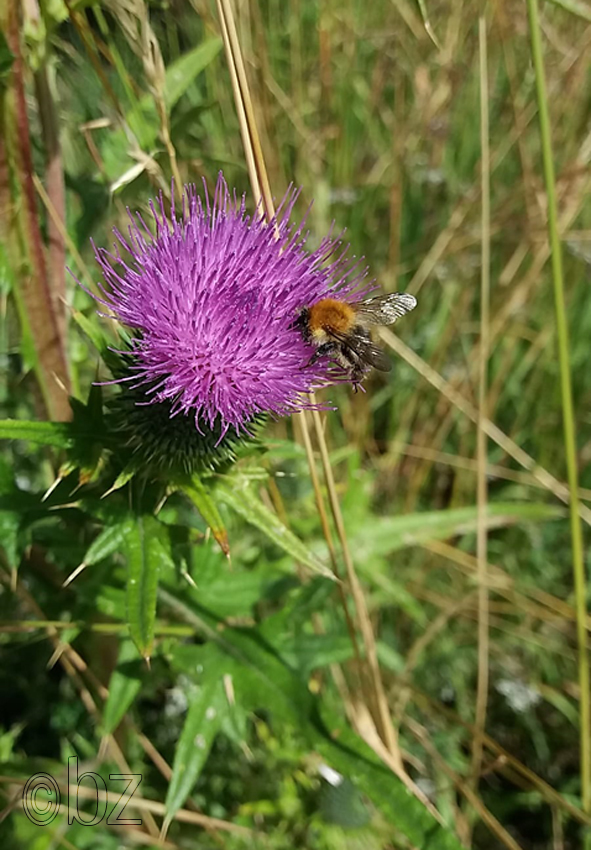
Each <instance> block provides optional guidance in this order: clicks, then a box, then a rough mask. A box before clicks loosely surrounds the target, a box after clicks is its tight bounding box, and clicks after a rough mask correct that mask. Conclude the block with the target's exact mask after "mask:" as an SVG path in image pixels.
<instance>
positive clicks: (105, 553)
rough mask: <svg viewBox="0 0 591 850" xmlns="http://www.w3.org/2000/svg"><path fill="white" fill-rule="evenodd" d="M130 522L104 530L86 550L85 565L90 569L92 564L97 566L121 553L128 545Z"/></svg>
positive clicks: (110, 526) (109, 526)
mask: <svg viewBox="0 0 591 850" xmlns="http://www.w3.org/2000/svg"><path fill="white" fill-rule="evenodd" d="M128 522H129V520H124V521H123V522H121V523H119V524H117V523H115V524H114V525H108V526H107V527H106V528H104V529H103V530H102V531H101V532H100V534H98V535H97V537H95V538H94V540H93V541H92V543H91V544H90V546H89V547H88V549H87V550H86V554H85V555H84V559H83V563H84V565H85V566H87V567H88V566H90V565H91V564H96V563H98V562H99V561H102V560H104V559H105V558H108V557H109V555H113V554H115V552H118V551H121V549H122V548H123V547H124V546H125V544H126V535H127V523H128Z"/></svg>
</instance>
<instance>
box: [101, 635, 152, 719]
mask: <svg viewBox="0 0 591 850" xmlns="http://www.w3.org/2000/svg"><path fill="white" fill-rule="evenodd" d="M142 665H143V662H142V661H141V659H140V656H139V655H138V651H137V647H136V646H135V644H134V643H133V642H132V641H130V640H124V641H122V642H121V646H120V649H119V658H118V660H117V667H116V668H115V670H114V671H113V673H112V675H111V679H110V681H109V696H108V697H107V702H106V703H105V707H104V710H103V724H102V726H103V733H104V734H105V735H110V734H112V733H113V732H114V731H115V729H116V728H117V727H118V726H119V724H120V722H121V720H122V719H123V716H124V715H125V713H126V712H127V711H128V710H129V708H130V706H131V705H132V703H133V701H134V699H135V698H136V696H137V695H138V693H139V692H140V689H141V686H142V680H141V673H142Z"/></svg>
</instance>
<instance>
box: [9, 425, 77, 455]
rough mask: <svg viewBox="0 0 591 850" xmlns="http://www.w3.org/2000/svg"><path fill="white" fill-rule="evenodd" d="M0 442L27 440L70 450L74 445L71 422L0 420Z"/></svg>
mask: <svg viewBox="0 0 591 850" xmlns="http://www.w3.org/2000/svg"><path fill="white" fill-rule="evenodd" d="M0 440H27V441H28V442H30V443H37V444H39V445H42V446H54V447H55V448H57V449H68V448H71V446H73V445H74V435H73V433H72V427H71V425H70V424H69V422H31V421H26V420H18V419H2V420H0Z"/></svg>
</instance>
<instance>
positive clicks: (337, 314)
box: [308, 298, 355, 337]
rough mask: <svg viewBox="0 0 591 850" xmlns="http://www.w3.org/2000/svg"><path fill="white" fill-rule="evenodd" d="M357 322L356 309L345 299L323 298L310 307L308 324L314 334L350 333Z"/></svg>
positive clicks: (316, 335)
mask: <svg viewBox="0 0 591 850" xmlns="http://www.w3.org/2000/svg"><path fill="white" fill-rule="evenodd" d="M354 324H355V310H354V309H353V307H351V305H350V304H347V303H346V302H345V301H337V300H336V298H323V299H322V301H318V303H317V304H314V306H313V307H310V315H309V319H308V326H309V328H310V332H311V334H312V336H314V337H319V336H320V335H322V334H323V333H326V332H328V333H331V332H332V333H339V334H346V333H348V332H349V331H350V330H351V328H352V327H353V325H354Z"/></svg>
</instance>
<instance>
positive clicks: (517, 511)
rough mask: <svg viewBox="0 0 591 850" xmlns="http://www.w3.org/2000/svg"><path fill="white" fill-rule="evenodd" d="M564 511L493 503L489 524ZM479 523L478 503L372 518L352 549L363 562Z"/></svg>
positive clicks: (540, 505) (553, 516)
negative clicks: (440, 509) (441, 509)
mask: <svg viewBox="0 0 591 850" xmlns="http://www.w3.org/2000/svg"><path fill="white" fill-rule="evenodd" d="M564 513H565V511H564V508H561V507H559V506H556V505H546V504H543V503H537V502H490V503H489V505H488V515H487V521H486V526H487V528H489V529H490V528H502V527H504V526H507V525H514V524H515V523H520V522H541V521H543V520H550V519H558V518H559V517H562V516H564ZM477 526H478V508H477V506H476V505H471V506H469V507H466V508H452V509H450V510H447V511H424V512H421V513H415V514H402V515H401V516H394V517H378V518H373V519H372V518H369V517H368V519H367V521H366V523H365V524H364V526H363V528H362V529H360V531H359V532H358V534H357V535H356V536H355V537H353V538H352V539H351V548H352V549H353V551H355V553H356V555H357V560H358V562H359V564H360V565H361V564H363V563H370V562H371V559H372V558H374V557H377V556H384V555H389V554H391V553H392V552H396V551H398V550H399V549H404V548H406V547H407V546H417V545H420V544H422V543H427V542H428V541H429V540H445V539H446V538H447V537H456V536H458V535H461V534H468V533H471V532H475V531H476V528H477Z"/></svg>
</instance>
